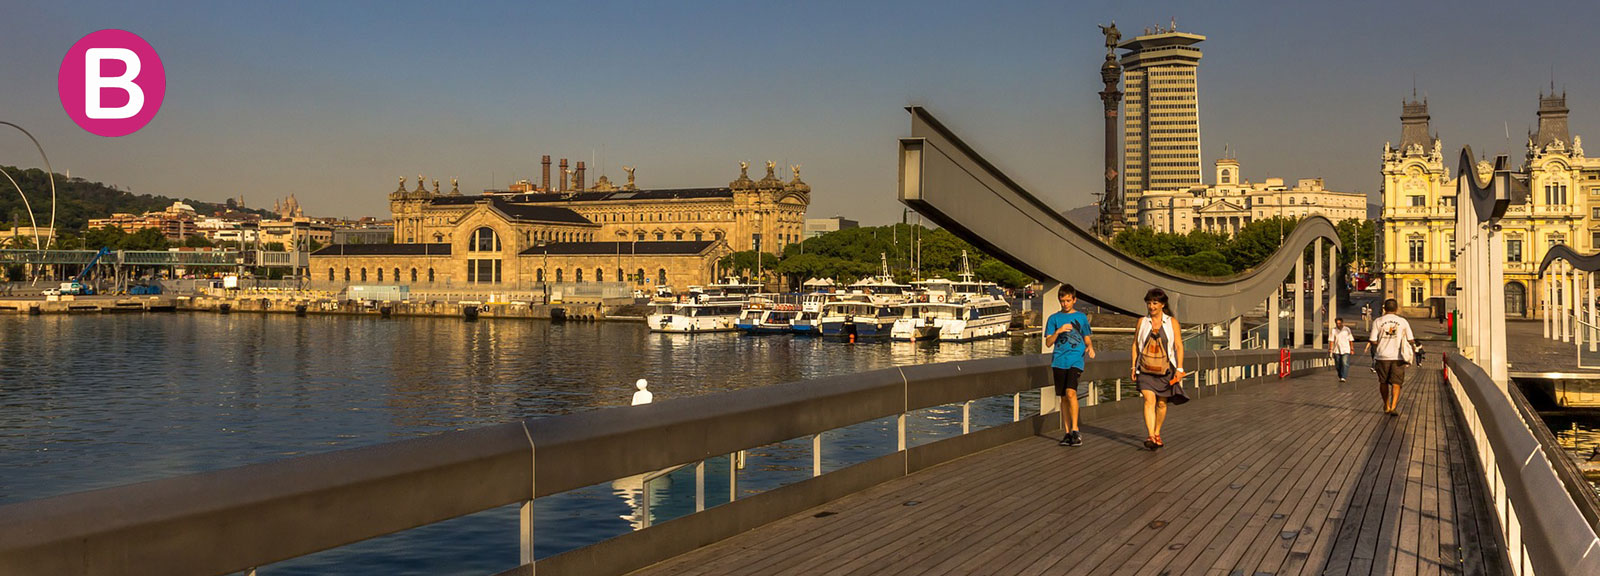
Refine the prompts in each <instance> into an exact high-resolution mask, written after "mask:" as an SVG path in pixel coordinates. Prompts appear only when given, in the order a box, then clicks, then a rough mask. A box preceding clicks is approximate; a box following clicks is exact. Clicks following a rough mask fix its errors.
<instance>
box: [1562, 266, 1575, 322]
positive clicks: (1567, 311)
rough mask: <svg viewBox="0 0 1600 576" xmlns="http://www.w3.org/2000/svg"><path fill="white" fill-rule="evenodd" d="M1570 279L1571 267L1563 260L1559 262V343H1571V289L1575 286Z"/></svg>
mask: <svg viewBox="0 0 1600 576" xmlns="http://www.w3.org/2000/svg"><path fill="white" fill-rule="evenodd" d="M1577 284H1578V283H1577V282H1576V281H1574V280H1573V279H1572V266H1571V265H1569V264H1567V262H1566V261H1565V260H1563V261H1562V262H1561V341H1562V342H1571V341H1572V288H1573V287H1575V286H1577Z"/></svg>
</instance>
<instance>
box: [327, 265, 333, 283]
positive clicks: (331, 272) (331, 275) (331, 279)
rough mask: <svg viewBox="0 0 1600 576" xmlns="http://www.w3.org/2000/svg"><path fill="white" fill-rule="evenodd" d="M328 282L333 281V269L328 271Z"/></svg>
mask: <svg viewBox="0 0 1600 576" xmlns="http://www.w3.org/2000/svg"><path fill="white" fill-rule="evenodd" d="M328 281H329V282H332V281H333V269H332V268H329V269H328Z"/></svg>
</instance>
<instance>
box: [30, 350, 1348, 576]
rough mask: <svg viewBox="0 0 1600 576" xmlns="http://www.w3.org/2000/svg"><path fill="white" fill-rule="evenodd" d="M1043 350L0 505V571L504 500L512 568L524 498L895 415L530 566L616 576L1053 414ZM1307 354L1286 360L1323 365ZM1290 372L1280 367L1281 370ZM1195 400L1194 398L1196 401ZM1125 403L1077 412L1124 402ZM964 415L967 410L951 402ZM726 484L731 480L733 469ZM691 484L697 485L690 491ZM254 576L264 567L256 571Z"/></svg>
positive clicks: (318, 537) (185, 565)
mask: <svg viewBox="0 0 1600 576" xmlns="http://www.w3.org/2000/svg"><path fill="white" fill-rule="evenodd" d="M1048 362H1049V358H1048V357H1047V356H1045V355H1029V356H1013V357H1007V358H996V359H987V360H974V361H962V362H948V363H941V364H928V365H918V366H906V367H900V368H890V369H884V370H877V371H872V372H865V373H859V374H850V375H844V376H836V377H829V378H820V379H814V380H808V381H801V382H792V383H787V384H776V385H771V386H766V387H761V388H754V389H747V390H740V391H734V392H727V393H722V394H715V395H709V396H702V397H694V398H683V399H675V400H665V401H661V402H657V403H654V404H649V405H643V406H633V407H622V408H611V409H602V410H595V411H590V412H584V413H578V414H572V415H567V416H559V417H552V418H545V419H537V420H525V421H522V422H517V423H511V424H503V425H497V426H490V427H485V428H479V429H474V430H466V431H460V432H450V433H444V434H440V435H437V436H431V437H426V438H419V439H413V440H406V441H399V442H393V443H387V444H380V445H375V446H368V447H362V448H353V449H348V450H341V451H337V452H330V453H325V454H317V455H311V456H305V457H299V458H292V459H287V460H281V461H275V462H267V463H261V464H255V465H250V466H244V467H240V468H234V469H229V470H221V471H216V472H209V473H203V474H195V475H190V476H182V477H177V478H170V479H164V480H157V481H151V482H145V483H140V484H133V485H128V486H121V487H116V488H109V489H104V490H97V491H92V492H83V493H78V494H69V495H64V496H58V497H52V498H45V499H40V500H35V501H30V502H23V503H18V504H11V505H7V506H3V507H0V573H4V574H88V573H93V574H174V575H178V574H221V573H229V572H236V571H240V570H249V569H254V568H256V567H260V566H264V565H267V564H271V563H274V562H279V561H283V560H287V559H291V558H295V557H299V556H304V555H308V554H311V553H314V552H318V551H322V550H327V549H331V548H336V547H340V546H344V545H347V544H352V543H356V542H360V541H362V540H366V539H369V538H374V537H377V536H382V535H385V534H390V533H394V532H399V531H403V530H408V529H411V528H416V527H419V526H424V525H428V524H432V523H435V522H440V521H443V520H448V519H451V518H456V517H460V516H465V515H469V514H473V513H476V512H480V511H485V510H489V509H492V508H497V507H500V506H504V505H508V504H518V503H520V504H521V505H522V513H521V522H520V527H514V526H507V530H508V531H517V530H519V528H520V537H519V542H520V546H521V552H522V555H521V567H520V568H517V569H514V570H512V571H511V572H513V573H517V572H521V573H531V572H532V564H533V562H534V559H535V557H534V548H533V544H534V541H535V538H534V518H533V506H532V500H533V499H534V498H545V497H549V496H552V495H555V494H560V493H563V492H568V491H572V490H576V489H579V488H584V487H587V486H592V485H596V484H599V483H603V482H608V481H613V480H617V479H621V478H628V477H632V476H635V475H640V474H646V473H650V472H652V471H658V470H663V469H667V468H671V467H674V466H680V465H685V464H689V465H693V464H694V463H697V462H702V461H704V460H706V459H709V458H715V457H721V456H725V455H733V454H737V453H738V452H739V451H741V450H745V449H750V448H756V447H760V446H766V445H770V444H774V443H779V442H785V441H789V440H794V439H802V438H811V439H813V442H812V446H813V450H814V451H820V450H821V449H822V446H823V445H822V443H821V442H817V441H815V439H816V438H817V437H819V435H822V434H827V433H829V432H830V431H834V430H838V429H840V428H844V427H848V426H851V425H856V424H861V423H867V422H875V421H881V420H882V419H884V418H895V419H896V421H897V432H896V437H897V440H898V446H897V449H896V450H895V451H894V452H891V453H888V454H886V455H884V456H880V457H877V458H873V459H870V460H867V461H865V462H859V463H855V464H850V465H848V466H843V467H839V468H837V469H833V470H824V469H823V468H822V458H821V454H820V452H815V453H814V454H813V462H814V463H815V468H814V469H813V472H814V474H813V477H812V478H808V479H804V480H800V481H798V482H794V483H791V484H788V485H784V486H781V487H778V488H773V489H771V490H767V491H765V492H762V493H760V494H758V495H755V496H750V497H746V498H739V499H730V501H728V502H727V503H725V504H721V505H718V506H715V507H711V508H707V509H705V510H704V511H702V512H696V513H693V514H688V515H686V516H682V517H679V518H675V519H672V520H669V521H666V522H663V523H660V524H657V525H655V526H653V527H650V528H645V529H642V530H638V531H635V532H630V533H627V534H624V535H622V536H619V537H616V538H612V539H609V540H606V541H603V542H600V543H597V544H594V545H590V546H587V547H583V548H578V549H576V550H571V551H567V552H564V553H561V554H558V555H554V556H550V557H548V558H542V559H539V560H538V569H539V572H541V573H544V574H621V573H625V572H628V571H630V570H633V569H635V568H639V567H642V566H646V565H649V564H651V563H653V562H657V561H660V560H663V559H665V558H669V557H671V556H674V555H676V554H680V553H683V552H687V551H689V550H692V549H694V548H697V547H700V546H704V545H706V544H709V543H711V542H715V541H717V540H720V539H723V538H727V537H730V536H733V535H736V534H738V533H739V532H742V531H745V530H748V529H751V528H754V527H756V526H759V525H762V524H765V523H767V522H771V521H775V520H778V519H781V518H783V517H785V516H788V515H790V514H793V513H796V512H799V511H803V510H805V509H807V508H809V507H812V506H815V505H819V504H822V503H825V502H827V501H830V500H833V499H836V498H839V497H841V496H844V495H846V494H850V493H853V492H856V491H859V490H862V489H865V488H867V487H870V486H873V485H876V484H879V483H882V482H885V481H888V480H892V479H894V478H898V477H901V476H905V475H907V474H910V473H913V472H916V471H919V470H923V469H926V468H928V467H931V466H934V465H936V464H939V463H942V462H947V461H949V460H953V459H955V458H959V457H961V456H965V455H968V454H972V453H975V452H977V451H980V450H983V449H987V448H990V447H993V446H998V445H1001V444H1004V443H1007V442H1011V441H1014V440H1018V439H1022V438H1027V437H1029V436H1032V435H1035V434H1039V433H1042V432H1046V431H1051V430H1055V429H1056V426H1058V425H1059V420H1058V417H1057V416H1056V415H1055V414H1049V415H1029V416H1030V417H1026V418H1024V417H1023V415H1022V412H1021V407H1020V397H1021V395H1022V394H1023V393H1025V392H1028V391H1034V390H1038V389H1040V388H1043V387H1045V386H1048V385H1049V372H1048V370H1047V366H1048ZM1128 364H1129V358H1128V354H1127V353H1108V354H1104V355H1102V356H1101V357H1100V358H1099V359H1097V360H1093V361H1090V362H1089V363H1088V366H1087V370H1086V371H1085V374H1084V378H1085V379H1086V380H1108V379H1112V378H1117V377H1120V376H1123V375H1124V374H1125V371H1126V370H1127V367H1128ZM1329 364H1330V363H1329V361H1328V356H1327V355H1326V354H1325V353H1323V352H1320V351H1315V350H1298V351H1295V352H1294V353H1293V355H1292V370H1293V371H1305V370H1312V369H1317V368H1323V367H1326V366H1328V365H1329ZM1185 367H1186V368H1188V369H1190V370H1191V371H1192V372H1193V373H1194V374H1196V378H1195V380H1194V381H1193V382H1196V383H1202V382H1203V383H1204V385H1203V387H1202V388H1200V389H1198V390H1196V391H1195V393H1194V394H1192V395H1193V396H1197V397H1204V396H1206V395H1208V392H1209V393H1210V394H1211V395H1214V392H1210V391H1212V390H1220V388H1215V386H1218V385H1230V384H1238V383H1241V382H1245V381H1248V380H1256V379H1267V378H1277V377H1278V376H1277V371H1278V367H1279V353H1278V351H1276V350H1273V351H1215V352H1212V351H1207V352H1204V353H1197V354H1190V355H1189V357H1188V358H1186V362H1185ZM1291 374H1293V372H1291ZM1004 396H1010V397H1011V398H1012V399H1013V401H1014V402H1016V404H1014V406H1015V407H1014V412H1013V418H1012V420H1013V421H1012V422H1010V423H1005V424H1000V425H997V426H993V427H989V428H985V429H982V430H970V429H968V428H967V427H965V426H964V427H963V433H962V434H961V435H957V436H952V437H949V438H945V439H942V440H938V441H934V442H930V443H926V444H921V445H916V446H912V445H910V444H909V443H908V438H907V429H906V419H907V415H908V414H910V413H912V412H913V411H917V410H922V409H927V408H932V407H937V406H951V405H959V406H963V407H970V402H971V401H973V400H978V399H983V398H991V397H1004ZM1201 401H1205V400H1201ZM1136 407H1137V401H1132V402H1113V403H1111V404H1108V405H1101V406H1093V407H1089V408H1086V412H1085V414H1087V415H1089V416H1090V417H1093V415H1094V414H1096V413H1097V411H1099V410H1107V409H1136ZM963 413H964V414H965V413H967V411H966V410H963ZM733 474H734V475H735V476H734V478H732V480H733V481H734V482H735V483H736V482H737V476H736V475H737V472H736V471H735V472H733ZM702 489H703V487H702ZM267 573H270V568H267V569H263V572H262V574H267Z"/></svg>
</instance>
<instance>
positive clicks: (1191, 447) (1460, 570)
mask: <svg viewBox="0 0 1600 576" xmlns="http://www.w3.org/2000/svg"><path fill="white" fill-rule="evenodd" d="M1439 366H1440V363H1439V361H1438V359H1437V357H1433V358H1430V362H1428V364H1427V366H1426V367H1425V368H1424V369H1417V368H1415V367H1414V368H1413V369H1412V370H1411V371H1410V374H1409V375H1408V382H1407V385H1406V387H1405V388H1404V393H1403V396H1402V399H1401V403H1400V406H1401V411H1402V415H1401V416H1399V417H1390V416H1386V415H1384V414H1383V413H1382V412H1381V404H1380V400H1379V399H1378V395H1377V386H1376V384H1375V382H1376V380H1375V377H1374V376H1373V374H1372V372H1371V371H1370V370H1368V369H1367V368H1366V367H1365V366H1362V365H1357V366H1354V367H1352V369H1351V378H1350V382H1348V383H1343V384H1341V383H1339V382H1338V378H1336V377H1335V376H1334V375H1333V373H1332V372H1325V373H1321V374H1318V375H1315V376H1311V377H1306V378H1299V379H1292V380H1287V381H1282V382H1274V383H1268V384H1260V385H1255V386H1249V387H1246V388H1244V389H1243V390H1241V391H1238V392H1233V393H1227V394H1223V395H1221V396H1207V397H1205V398H1202V399H1199V400H1196V401H1195V402H1192V403H1190V404H1188V405H1185V406H1174V407H1172V408H1171V410H1170V413H1169V418H1168V422H1167V425H1166V426H1165V429H1164V430H1163V434H1162V436H1163V437H1164V439H1165V440H1166V441H1167V447H1166V448H1164V449H1162V450H1160V451H1158V452H1150V451H1146V450H1144V449H1143V448H1142V447H1141V446H1140V444H1141V441H1142V440H1143V439H1144V425H1143V420H1142V416H1141V414H1140V413H1138V412H1127V413H1122V414H1116V415H1112V416H1108V417H1104V418H1103V419H1102V420H1101V421H1093V422H1085V426H1084V427H1083V428H1084V436H1085V445H1084V446H1083V447H1081V448H1064V447H1059V446H1057V445H1056V439H1054V438H1042V437H1039V438H1030V439H1028V440H1023V441H1019V442H1014V443H1011V444H1008V445H1005V446H1001V447H998V448H994V449H991V450H988V451H985V452H981V453H978V454H975V455H972V456H969V457H966V458H963V459H960V460H956V461H953V462H950V463H947V464H944V465H941V466H938V467H935V468H932V469H929V470H926V471H924V472H921V473H918V474H914V475H911V476H908V477H906V478H903V479H901V480H898V481H894V482H889V483H886V484H883V485H880V486H877V487H874V488H872V489H869V490H866V491H863V492H860V493H857V494H853V495H850V496H847V497H845V498H842V499H839V500H837V501H834V502H832V503H830V504H827V505H824V506H821V507H818V508H814V509H812V510H809V511H806V512H804V513H801V514H797V515H795V516H791V517H789V518H786V519H783V520H781V521H778V522H775V523H773V524H770V525H767V526H765V527H762V528H758V529H756V530H752V531H750V532H747V533H745V534H742V535H740V536H738V537H735V538H732V539H729V540H725V541H723V542H719V543H717V544H714V545H711V546H707V547H705V548H701V549H699V550H696V551H694V552H691V553H688V554H684V555H682V556H679V557H676V558H673V559H671V560H668V561H665V562H662V563H659V564H657V565H654V566H651V567H649V568H646V569H643V570H640V571H638V572H635V574H652V575H654V574H762V575H768V574H905V575H916V576H938V575H943V574H952V575H954V574H1019V575H1024V574H1151V575H1164V574H1216V575H1227V576H1233V575H1242V576H1258V575H1291V574H1337V575H1345V574H1360V575H1378V574H1405V575H1410V574H1425V575H1433V574H1493V575H1498V574H1503V573H1507V569H1505V568H1504V567H1503V566H1504V560H1503V559H1502V558H1501V556H1502V555H1501V553H1500V550H1499V547H1498V544H1497V543H1496V539H1495V537H1494V534H1495V532H1494V531H1495V530H1497V529H1498V528H1496V524H1495V520H1494V518H1493V514H1492V511H1486V502H1487V500H1486V498H1485V496H1484V489H1483V482H1482V481H1481V479H1480V478H1479V476H1478V475H1477V474H1476V473H1475V472H1473V471H1472V469H1471V468H1472V467H1473V466H1475V464H1474V463H1473V458H1474V456H1473V454H1472V452H1471V450H1469V449H1466V445H1465V444H1464V442H1466V439H1465V438H1464V437H1463V436H1462V428H1461V426H1460V424H1459V421H1458V420H1457V419H1456V417H1455V416H1454V412H1453V411H1452V408H1451V406H1450V399H1449V397H1448V390H1446V389H1445V388H1443V385H1442V384H1441V382H1440V379H1441V378H1440V373H1439Z"/></svg>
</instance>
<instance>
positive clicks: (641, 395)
mask: <svg viewBox="0 0 1600 576" xmlns="http://www.w3.org/2000/svg"><path fill="white" fill-rule="evenodd" d="M633 385H634V386H637V387H638V388H639V391H638V392H634V393H633V405H634V406H638V405H640V404H649V403H650V402H651V401H652V400H654V399H655V395H654V394H651V393H650V391H649V390H647V389H646V387H647V386H649V385H650V383H649V382H646V381H645V380H644V378H640V379H639V381H638V382H634V383H633Z"/></svg>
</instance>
